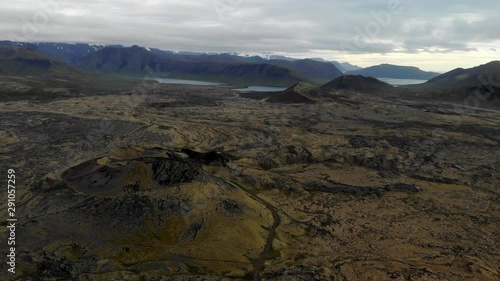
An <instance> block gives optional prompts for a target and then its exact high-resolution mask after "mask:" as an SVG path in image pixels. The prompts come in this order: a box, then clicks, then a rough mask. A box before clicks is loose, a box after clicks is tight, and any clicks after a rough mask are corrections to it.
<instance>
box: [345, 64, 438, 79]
mask: <svg viewBox="0 0 500 281" xmlns="http://www.w3.org/2000/svg"><path fill="white" fill-rule="evenodd" d="M346 74H349V75H363V76H372V77H377V78H392V79H416V80H429V79H432V78H434V77H436V76H438V75H439V73H436V72H427V71H423V70H420V69H419V68H417V67H414V66H400V65H392V64H381V65H376V66H371V67H367V68H364V69H361V70H354V71H348V72H347V73H346Z"/></svg>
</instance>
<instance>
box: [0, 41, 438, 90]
mask: <svg viewBox="0 0 500 281" xmlns="http://www.w3.org/2000/svg"><path fill="white" fill-rule="evenodd" d="M0 46H6V47H12V46H14V47H15V48H28V49H32V50H36V52H37V53H39V54H40V55H43V56H45V57H47V58H50V59H53V60H55V61H60V62H64V63H67V64H69V65H71V66H73V67H76V68H81V69H85V70H87V71H98V72H105V73H110V72H117V73H120V74H127V75H139V76H142V75H143V74H144V72H145V71H146V70H147V69H151V70H152V71H155V72H157V73H156V75H158V76H168V77H172V78H187V79H205V80H210V81H216V82H226V83H227V82H233V83H236V84H240V85H245V84H254V83H259V84H265V85H276V86H289V85H290V84H289V83H291V82H298V81H308V82H311V83H316V84H323V83H326V82H328V81H330V80H331V79H334V78H336V77H339V76H341V75H343V73H347V74H353V75H364V76H373V77H387V78H404V79H426V80H427V79H429V77H431V78H432V77H434V76H435V75H434V73H427V72H424V71H420V70H418V69H416V68H415V69H413V68H412V67H403V66H389V65H382V66H378V67H372V68H367V69H366V70H364V69H361V68H360V67H358V66H355V65H352V64H350V63H348V62H343V63H340V62H337V61H327V60H323V59H318V58H316V59H294V58H290V57H286V56H280V55H264V56H256V55H248V54H239V53H196V52H174V51H168V50H161V49H157V48H142V47H138V46H133V47H124V46H122V45H96V44H68V43H22V42H10V41H0ZM128 55H132V56H131V57H129V56H128ZM192 63H196V64H198V66H197V67H194V66H193V65H192ZM243 65H245V66H244V67H243ZM172 67H175V69H172ZM388 68H389V69H388ZM391 68H392V69H391ZM234 70H236V72H233V71H234ZM247 72H248V73H247Z"/></svg>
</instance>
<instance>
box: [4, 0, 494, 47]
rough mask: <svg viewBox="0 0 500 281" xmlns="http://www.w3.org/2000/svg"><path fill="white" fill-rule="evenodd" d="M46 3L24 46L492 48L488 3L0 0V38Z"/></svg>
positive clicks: (491, 4)
mask: <svg viewBox="0 0 500 281" xmlns="http://www.w3.org/2000/svg"><path fill="white" fill-rule="evenodd" d="M49 1H57V2H58V3H59V7H60V10H59V11H58V12H55V13H51V14H49V22H48V24H47V25H38V26H37V32H36V34H33V36H29V38H27V40H32V41H57V42H67V41H69V42H90V43H112V44H117V43H122V44H126V45H127V44H129V45H131V44H139V45H146V46H149V47H158V48H163V49H177V50H192V51H246V52H265V51H271V52H290V53H308V52H311V51H314V50H333V51H343V52H346V53H353V54H359V53H380V54H387V53H397V52H406V53H409V54H411V53H418V52H421V51H427V52H436V51H439V52H452V51H475V50H476V49H475V48H474V47H471V44H481V43H484V44H490V45H491V44H492V42H493V43H494V42H495V40H500V33H498V30H500V23H499V22H498V21H497V20H496V18H497V15H498V14H499V12H500V4H499V3H498V1H496V0H487V1H480V3H479V1H475V2H471V1H465V0H459V1H453V3H449V4H445V3H442V2H437V1H435V0H433V1H430V0H422V1H412V0H399V1H400V6H401V13H394V14H388V3H390V1H397V0H360V1H331V0H316V1H308V2H304V1H299V0H268V1H263V0H210V1H195V0H169V1H167V0H165V1H161V0H144V1H141V2H137V1H132V0H122V1H117V0H109V1H98V0H89V1H82V0H74V1H69V0H39V1H28V0H18V1H16V2H15V4H12V3H13V2H12V1H6V0H0V4H1V5H2V7H3V8H2V11H1V12H0V23H1V24H0V35H1V36H2V37H4V38H2V39H8V38H6V37H7V34H9V33H16V34H21V35H22V33H23V26H25V25H26V24H30V21H32V19H33V16H34V15H36V14H37V13H40V12H41V11H43V9H42V8H41V6H42V5H41V4H43V3H48V2H49ZM377 15H378V16H377ZM387 15H389V18H387ZM464 15H468V16H470V17H474V16H475V17H476V19H475V20H473V21H470V20H469V19H467V18H466V17H464ZM443 23H446V25H444V24H443ZM489 48H490V47H488V48H487V49H489Z"/></svg>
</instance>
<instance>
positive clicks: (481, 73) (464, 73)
mask: <svg viewBox="0 0 500 281" xmlns="http://www.w3.org/2000/svg"><path fill="white" fill-rule="evenodd" d="M495 81H497V83H494V82H495ZM499 82H500V61H492V62H489V63H487V64H483V65H480V66H476V67H473V68H469V69H463V68H457V69H454V70H452V71H450V72H447V73H445V74H442V75H439V76H437V77H435V78H433V79H431V80H429V81H428V82H427V83H425V84H426V85H434V86H440V87H472V86H478V85H482V84H485V85H492V84H500V83H499Z"/></svg>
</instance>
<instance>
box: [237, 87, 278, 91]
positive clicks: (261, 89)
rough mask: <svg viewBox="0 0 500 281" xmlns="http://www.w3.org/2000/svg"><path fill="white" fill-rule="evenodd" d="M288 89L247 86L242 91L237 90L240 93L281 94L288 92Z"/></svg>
mask: <svg viewBox="0 0 500 281" xmlns="http://www.w3.org/2000/svg"><path fill="white" fill-rule="evenodd" d="M286 89H287V88H286V87H268V86H247V87H246V88H242V89H235V91H238V92H280V91H284V90H286Z"/></svg>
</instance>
